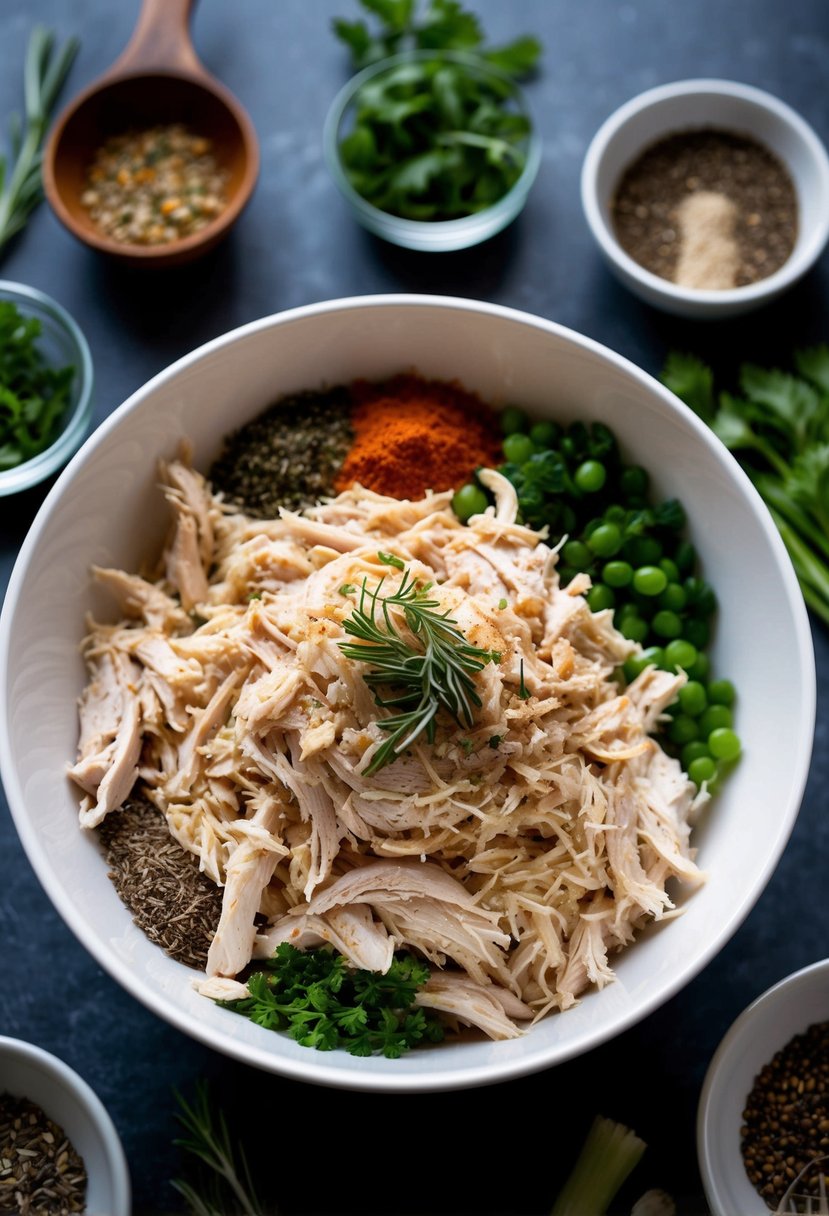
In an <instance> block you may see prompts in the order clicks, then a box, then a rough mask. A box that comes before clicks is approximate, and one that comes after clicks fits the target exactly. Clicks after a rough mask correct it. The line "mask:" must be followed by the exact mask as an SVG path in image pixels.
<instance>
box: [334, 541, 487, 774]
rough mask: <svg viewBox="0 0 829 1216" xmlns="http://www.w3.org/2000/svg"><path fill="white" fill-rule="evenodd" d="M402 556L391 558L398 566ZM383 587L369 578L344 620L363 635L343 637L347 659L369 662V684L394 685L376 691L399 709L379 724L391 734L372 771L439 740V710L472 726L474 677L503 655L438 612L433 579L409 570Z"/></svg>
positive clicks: (348, 628)
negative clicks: (395, 584)
mask: <svg viewBox="0 0 829 1216" xmlns="http://www.w3.org/2000/svg"><path fill="white" fill-rule="evenodd" d="M378 556H380V557H381V560H383V558H384V557H385V558H391V557H393V555H392V554H383V555H378ZM397 561H399V558H395V559H394V560H393V561H390V562H388V563H387V564H389V565H393V566H394V565H396V563H397ZM382 586H383V580H382V579H381V581H380V583H379V585H378V586H377V587H376V588H375V590H374V591H369V590H368V586H367V584H366V580H365V579H363V586H362V590H361V592H360V600H359V604H358V606H357V608H356V609H355V610H354V612H353V614H352V615H351V616H350V617H348V618H347V619H346V620H345V621H344V622H343V628H344V629H345V632H346V633H347V634H348V635H349V636H350V637H353V638H357V639H358V641H356V642H340V643H339V646H340V649H341V650H342V652H343V654H344V655H345V657H346V658H348V659H352V660H354V661H355V662H358V663H365V664H367V665H368V666H369V667H370V668H371V670H370V671H368V672H367V673H366V675H365V677H364V678H365V681H366V683H367V684H368V685H369V687H371V688H373V689H375V690H382V689H388V690H395V691H394V692H393V695H389V696H384V695H383V694H382V692H381V691H375V694H374V699H375V701H376V702H377V704H378V705H379V706H381V707H382V708H391V709H394V710H396V711H397V712H396V713H393V714H392V715H391V716H390V717H388V718H381V719H380V720H379V722H378V725H379V727H380V729H381V730H383V731H386V732H387V733H388V735H389V738H388V739H387V740H386V742H385V743H383V744H382V746H381V747H379V748H378V749H377V751H376V752H375V754H374V756H373V758H372V760H371V763H370V764H369V766H368V768H367V769H366V770H365V773H366V775H367V776H372V775H373V774H374V773H377V772H379V771H380V769H382V768H384V767H385V766H386V765H387V764H391V763H392V762H393V761H394V760H396V759H397V757H398V756H399V755H400V754H401V753H402V752H404V751H405V750H406V749H407V748H408V747H411V746H412V744H413V743H414V742H416V740H417V739H419V738H420V736H421V735H425V736H426V739H427V741H428V742H429V743H432V742H434V738H435V719H436V717H437V714H438V711H439V710H441V709H443V710H445V711H446V712H447V713H448V714H449V715H450V717H452V718H453V719H454V721H455V722H457V723H458V725H459V726H466V727H470V726H472V725H473V724H474V721H475V717H474V710H475V708H477V707H479V706H480V704H481V698H480V697H479V696H478V693H477V691H476V688H475V681H474V679H473V676H474V675H476V674H477V672H479V671H481V670H483V668H484V667H485V666H486V664H487V663H498V662H500V660H501V656H500V654H498V652H497V651H494V650H482V649H480V647H478V646H473V645H471V643H469V642H468V641H467V640H466V638H465V637H464V635H463V633H461V631H460V629H459V628H458V624H457V621H455V620H454V619H453V618H452V617H451V616H450V615H449V613H448V612H440V611H439V609H440V601H439V600H436V599H430V598H429V590H430V586H431V584H429V585H427V586H421V585H420V584H419V583H418V582H417V581H416V580H415V579H414V578H413V577H412V575H411V573H410V572H409V571H408V570H405V569H404V573H403V579H402V581H401V583H400V586H399V588H398V589H397V591H396V592H394V593H393V594H392V595H387V596H381V595H380V591H381V589H382ZM378 613H379V620H378ZM395 613H396V615H395ZM401 617H402V621H401V620H400V618H401ZM401 626H405V632H404V631H403V630H402V628H401Z"/></svg>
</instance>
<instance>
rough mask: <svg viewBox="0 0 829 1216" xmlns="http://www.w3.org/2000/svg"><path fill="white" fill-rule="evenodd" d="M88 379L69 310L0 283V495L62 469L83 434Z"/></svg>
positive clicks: (84, 351) (85, 355)
mask: <svg viewBox="0 0 829 1216" xmlns="http://www.w3.org/2000/svg"><path fill="white" fill-rule="evenodd" d="M92 381H93V377H92V356H91V355H90V353H89V347H88V345H87V342H86V339H85V338H84V336H83V334H82V333H81V331H80V329H79V328H78V326H77V325H76V324H75V322H74V321H73V320H72V318H71V317H70V316H69V313H68V312H66V310H65V309H64V308H62V307H61V306H60V304H58V303H56V301H55V300H52V299H51V298H50V297H49V296H47V295H44V294H43V292H41V291H37V290H36V289H35V288H33V287H26V286H24V285H23V284H22V283H10V282H6V281H3V280H0V496H5V495H7V494H16V493H18V492H19V491H20V490H27V489H29V487H30V486H34V485H37V484H38V482H41V481H43V480H44V479H45V478H46V477H48V476H49V475H50V474H51V473H54V472H55V471H56V470H57V469H59V468H61V466H62V465H64V464H66V462H67V460H68V459H69V457H70V456H71V455H72V454H73V453H74V452H75V451H76V450H77V448H78V447H79V446H80V444H81V441H82V440H83V438H84V436H85V435H86V432H87V430H88V429H89V420H90V418H91V415H92Z"/></svg>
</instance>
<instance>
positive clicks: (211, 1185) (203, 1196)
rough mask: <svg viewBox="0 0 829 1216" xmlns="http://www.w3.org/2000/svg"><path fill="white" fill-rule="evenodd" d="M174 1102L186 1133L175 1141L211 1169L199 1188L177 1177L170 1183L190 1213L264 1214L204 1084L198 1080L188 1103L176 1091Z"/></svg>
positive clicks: (241, 1156)
mask: <svg viewBox="0 0 829 1216" xmlns="http://www.w3.org/2000/svg"><path fill="white" fill-rule="evenodd" d="M176 1101H177V1102H178V1104H179V1107H180V1108H181V1113H180V1114H177V1115H176V1118H177V1119H178V1121H179V1123H181V1124H182V1125H183V1126H184V1128H185V1129H186V1131H187V1132H188V1135H187V1136H186V1137H183V1138H182V1139H179V1140H176V1141H175V1143H176V1144H177V1145H178V1146H179V1147H180V1148H184V1149H186V1150H187V1152H188V1153H192V1154H193V1156H194V1157H198V1158H199V1160H200V1161H202V1162H203V1163H204V1164H205V1165H206V1166H207V1168H208V1169H209V1170H210V1171H211V1175H210V1177H209V1179H208V1180H206V1181H204V1182H203V1183H202V1184H201V1185H200V1186H199V1189H196V1187H195V1186H193V1185H192V1184H191V1183H189V1182H185V1181H183V1180H182V1179H180V1178H175V1179H173V1181H172V1183H171V1186H173V1187H174V1188H175V1190H177V1191H178V1192H179V1194H180V1195H183V1196H184V1198H185V1199H186V1201H187V1203H188V1204H189V1206H190V1211H191V1213H192V1216H230V1214H231V1213H232V1214H233V1216H237V1214H238V1216H264V1211H263V1209H262V1208H261V1207H260V1206H259V1201H258V1200H257V1198H256V1194H255V1192H254V1189H253V1183H252V1181H251V1177H250V1170H249V1169H248V1163H247V1161H246V1159H245V1152H244V1149H243V1148H242V1146H241V1145H239V1150H238V1151H239V1162H240V1164H239V1165H238V1166H237V1164H236V1155H235V1153H234V1150H233V1145H232V1144H231V1142H230V1133H229V1132H228V1129H227V1122H226V1120H225V1117H224V1113H223V1112H222V1111H221V1110H219V1109H215V1108H214V1107H213V1105H212V1103H211V1101H210V1095H209V1092H208V1088H207V1085H206V1084H205V1083H204V1082H199V1084H198V1085H197V1087H196V1097H195V1100H194V1102H193V1105H192V1106H190V1105H188V1103H187V1102H185V1100H184V1098H183V1097H182V1096H181V1094H180V1093H178V1092H176ZM228 1190H229V1191H230V1194H231V1195H232V1196H233V1200H232V1206H229V1205H228V1199H227V1192H228Z"/></svg>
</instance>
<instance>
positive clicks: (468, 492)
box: [452, 482, 489, 524]
mask: <svg viewBox="0 0 829 1216" xmlns="http://www.w3.org/2000/svg"><path fill="white" fill-rule="evenodd" d="M488 506H489V499H488V498H487V496H486V494H484V492H483V490H482V489H481V487H480V486H476V485H473V484H472V483H471V482H470V483H469V484H468V485H465V486H461V488H460V489H459V490H456V491H455V494H454V495H453V496H452V510H453V511H454V512H455V514H456V515H457V517H458V519H459V520H460V521H461V523H462V524H465V523H466V522H467V520H469V519H471V518H472V516H473V515H482V514H483V512H484V511H485V510H486V509H487V507H488Z"/></svg>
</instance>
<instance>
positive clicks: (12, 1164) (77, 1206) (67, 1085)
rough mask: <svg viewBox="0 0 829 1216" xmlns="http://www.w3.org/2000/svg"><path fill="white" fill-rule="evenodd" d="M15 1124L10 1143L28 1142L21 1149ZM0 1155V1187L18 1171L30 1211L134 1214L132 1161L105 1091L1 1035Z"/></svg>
mask: <svg viewBox="0 0 829 1216" xmlns="http://www.w3.org/2000/svg"><path fill="white" fill-rule="evenodd" d="M18 1124H19V1126H18ZM12 1130H13V1131H15V1133H16V1134H15V1140H14V1142H13V1146H14V1147H15V1148H18V1149H19V1148H20V1147H21V1146H22V1145H23V1144H24V1143H25V1146H26V1147H25V1152H24V1153H21V1154H20V1155H19V1156H18V1155H17V1153H16V1152H14V1151H12V1149H10V1148H9V1145H8V1144H7V1141H11V1136H10V1134H9V1133H10V1131H12ZM0 1159H2V1160H0V1186H2V1185H4V1183H6V1179H8V1178H12V1177H14V1178H15V1179H16V1182H17V1185H16V1186H15V1189H16V1190H17V1189H19V1190H20V1191H21V1192H22V1193H23V1195H24V1196H25V1197H26V1198H27V1199H28V1201H29V1202H30V1203H31V1205H32V1211H58V1210H60V1211H67V1212H75V1211H78V1212H81V1211H82V1212H87V1213H88V1214H89V1216H129V1213H130V1210H131V1209H130V1181H129V1174H128V1171H127V1162H126V1158H125V1156H124V1150H123V1148H122V1147H121V1141H120V1140H119V1138H118V1133H117V1131H116V1130H115V1126H114V1124H113V1122H112V1120H111V1119H110V1117H109V1115H108V1114H107V1112H106V1110H105V1108H104V1106H103V1104H102V1102H101V1100H100V1098H98V1096H97V1095H96V1094H95V1092H94V1091H93V1090H92V1089H91V1088H90V1086H89V1085H87V1083H86V1081H84V1080H83V1079H82V1078H81V1077H79V1076H78V1074H77V1073H76V1072H74V1071H73V1070H72V1069H71V1068H69V1066H68V1065H66V1064H64V1063H63V1061H62V1060H59V1059H58V1058H57V1057H56V1056H53V1055H51V1054H50V1053H49V1052H47V1051H44V1050H43V1048H41V1047H36V1046H35V1045H34V1044H33V1043H26V1042H24V1041H23V1040H21V1039H11V1038H6V1037H5V1036H3V1035H0ZM32 1174H34V1175H35V1177H36V1178H37V1181H33V1179H32ZM84 1175H85V1178H84ZM7 1185H9V1186H11V1185H12V1184H11V1183H7ZM43 1188H46V1189H45V1190H44V1189H43ZM2 1194H3V1192H2V1190H0V1204H1V1203H2ZM4 1210H5V1209H4Z"/></svg>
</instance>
